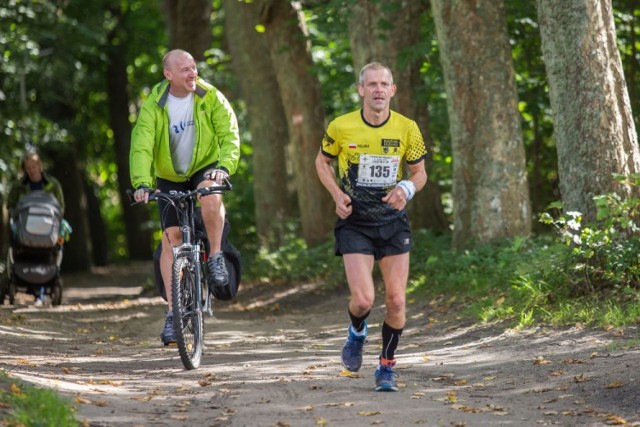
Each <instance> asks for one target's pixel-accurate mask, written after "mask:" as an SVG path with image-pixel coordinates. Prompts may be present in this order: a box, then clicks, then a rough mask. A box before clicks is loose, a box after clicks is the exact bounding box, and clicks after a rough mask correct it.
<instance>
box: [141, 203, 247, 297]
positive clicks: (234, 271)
mask: <svg viewBox="0 0 640 427" xmlns="http://www.w3.org/2000/svg"><path fill="white" fill-rule="evenodd" d="M195 226H196V235H197V237H198V238H200V239H202V240H203V241H204V243H205V246H206V248H205V251H206V252H207V253H208V252H209V241H208V239H207V234H206V232H205V228H204V223H203V222H202V214H201V212H200V209H197V210H196V211H195ZM230 230H231V225H230V224H229V221H227V220H226V219H225V222H224V229H223V231H222V245H221V249H222V252H223V253H224V259H225V264H226V266H227V271H228V272H229V284H228V286H224V287H214V288H213V289H211V292H212V293H213V296H214V298H216V299H218V300H221V301H229V300H232V299H234V298H235V297H236V295H237V294H238V288H239V287H240V279H241V276H242V263H241V258H240V251H238V249H237V248H236V247H235V246H234V245H233V244H232V243H231V242H230V241H229V237H228V236H229V231H230ZM161 254H162V243H160V244H158V246H157V247H156V250H155V251H154V252H153V267H154V273H155V282H156V287H157V288H158V292H159V293H160V296H161V297H162V298H163V299H164V300H165V301H166V300H167V295H166V293H165V290H164V282H163V280H162V273H161V271H160V256H161ZM205 271H207V267H206V266H205ZM205 280H206V278H205Z"/></svg>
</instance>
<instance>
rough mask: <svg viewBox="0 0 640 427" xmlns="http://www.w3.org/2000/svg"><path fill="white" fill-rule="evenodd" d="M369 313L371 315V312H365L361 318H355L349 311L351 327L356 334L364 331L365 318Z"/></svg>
mask: <svg viewBox="0 0 640 427" xmlns="http://www.w3.org/2000/svg"><path fill="white" fill-rule="evenodd" d="M369 313H371V311H367V312H366V313H365V314H364V315H363V316H360V317H356V316H354V315H353V314H352V313H351V310H349V317H350V318H351V324H352V325H353V329H355V330H356V332H362V330H363V329H364V321H365V320H366V318H367V317H369Z"/></svg>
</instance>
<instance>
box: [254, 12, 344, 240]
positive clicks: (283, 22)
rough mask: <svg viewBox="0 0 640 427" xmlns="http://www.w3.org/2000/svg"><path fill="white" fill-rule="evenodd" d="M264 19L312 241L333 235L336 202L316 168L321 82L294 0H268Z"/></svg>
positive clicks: (306, 231) (302, 209) (306, 229)
mask: <svg viewBox="0 0 640 427" xmlns="http://www.w3.org/2000/svg"><path fill="white" fill-rule="evenodd" d="M259 4H260V5H261V22H262V23H263V25H264V26H265V34H266V36H267V42H268V46H269V53H270V55H271V59H272V62H273V65H274V69H275V72H276V79H277V81H278V85H279V88H280V94H281V98H282V102H283V105H284V109H285V112H286V116H287V125H288V129H289V138H290V143H291V154H292V160H293V162H292V163H293V171H294V175H295V184H296V190H297V196H298V207H299V209H300V220H301V228H302V236H303V238H304V240H305V241H306V242H307V243H308V244H315V243H319V242H322V241H325V240H327V238H328V236H329V233H330V231H331V230H332V229H333V225H334V223H335V219H336V217H335V215H334V214H333V213H334V211H335V209H334V204H333V201H332V199H331V196H330V195H329V194H328V192H327V191H326V190H325V189H324V187H323V186H322V184H321V183H320V180H319V179H318V176H317V174H316V171H315V168H314V167H313V165H314V163H315V157H316V155H317V154H318V150H319V149H320V144H321V140H322V134H323V132H324V128H325V114H324V110H323V108H322V97H321V94H320V83H319V82H318V79H317V78H316V77H315V76H314V75H313V73H312V70H311V68H312V65H313V62H312V60H311V56H310V52H309V49H308V45H307V42H306V38H305V36H306V34H305V29H304V28H303V25H304V22H303V21H302V18H301V16H300V14H299V11H298V10H296V9H295V8H294V7H293V4H292V3H289V2H284V1H278V0H262V1H261V2H260V3H259Z"/></svg>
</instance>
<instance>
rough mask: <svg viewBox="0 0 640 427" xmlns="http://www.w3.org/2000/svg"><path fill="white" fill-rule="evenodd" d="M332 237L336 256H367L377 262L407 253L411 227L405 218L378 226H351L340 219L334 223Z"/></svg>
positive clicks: (409, 245)
mask: <svg viewBox="0 0 640 427" xmlns="http://www.w3.org/2000/svg"><path fill="white" fill-rule="evenodd" d="M334 235H335V238H336V255H338V256H342V255H344V254H367V255H373V257H374V259H376V260H379V259H381V258H384V257H386V256H390V255H399V254H404V253H407V252H409V251H410V250H411V246H412V240H411V227H410V225H409V219H408V218H407V217H406V216H402V217H400V218H398V219H396V220H395V221H393V222H391V223H389V224H385V225H380V226H363V225H353V224H350V223H349V222H348V221H345V220H342V219H340V220H338V222H337V223H336V227H335V229H334Z"/></svg>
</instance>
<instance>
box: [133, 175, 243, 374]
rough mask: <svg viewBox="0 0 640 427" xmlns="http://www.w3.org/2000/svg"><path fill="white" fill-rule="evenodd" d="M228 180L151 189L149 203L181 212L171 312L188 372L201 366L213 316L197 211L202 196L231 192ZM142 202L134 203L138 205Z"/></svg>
mask: <svg viewBox="0 0 640 427" xmlns="http://www.w3.org/2000/svg"><path fill="white" fill-rule="evenodd" d="M231 189H232V186H231V183H230V182H229V181H228V180H225V182H224V183H223V184H222V185H214V186H210V187H203V188H198V189H195V190H191V191H186V192H182V191H170V192H168V193H162V192H156V191H154V190H150V193H149V201H158V200H165V201H167V202H168V203H169V204H170V205H172V206H174V207H175V208H176V210H177V212H178V220H179V223H180V230H181V232H182V244H180V245H178V246H174V247H173V266H172V269H171V271H172V275H171V297H172V301H171V309H172V311H173V327H174V331H175V335H176V344H177V347H178V352H179V353H180V359H181V360H182V364H183V365H184V367H185V368H186V369H196V368H197V367H198V366H200V359H201V357H202V347H203V342H204V317H203V312H206V313H207V314H209V315H210V316H211V315H213V310H212V298H211V294H210V292H209V287H208V285H207V282H206V271H205V266H206V264H207V262H206V257H207V251H206V244H205V241H204V236H201V235H198V233H196V227H195V211H196V202H197V200H198V198H199V197H202V196H207V195H209V194H224V193H226V192H228V191H231ZM137 203H140V202H135V203H134V204H137Z"/></svg>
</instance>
